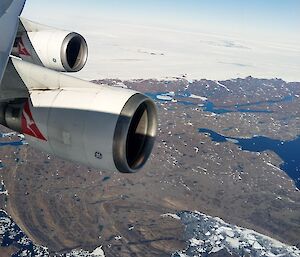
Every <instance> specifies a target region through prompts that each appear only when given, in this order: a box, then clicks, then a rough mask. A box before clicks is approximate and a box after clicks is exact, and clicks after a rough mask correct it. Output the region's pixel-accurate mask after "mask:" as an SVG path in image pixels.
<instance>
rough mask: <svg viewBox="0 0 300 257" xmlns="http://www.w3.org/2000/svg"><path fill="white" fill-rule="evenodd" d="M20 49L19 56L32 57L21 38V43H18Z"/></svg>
mask: <svg viewBox="0 0 300 257" xmlns="http://www.w3.org/2000/svg"><path fill="white" fill-rule="evenodd" d="M18 48H19V55H23V56H30V53H29V52H28V51H27V49H26V47H25V46H24V43H23V40H22V38H20V41H19V43H18Z"/></svg>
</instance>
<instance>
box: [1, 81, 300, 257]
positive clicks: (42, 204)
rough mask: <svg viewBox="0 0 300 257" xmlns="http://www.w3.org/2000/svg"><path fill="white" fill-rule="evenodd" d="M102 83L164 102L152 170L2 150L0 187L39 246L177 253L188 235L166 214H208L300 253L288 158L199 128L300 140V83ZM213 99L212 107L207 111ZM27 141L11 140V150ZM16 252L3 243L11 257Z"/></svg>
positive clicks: (299, 208) (298, 212)
mask: <svg viewBox="0 0 300 257" xmlns="http://www.w3.org/2000/svg"><path fill="white" fill-rule="evenodd" d="M95 82H97V83H99V84H101V83H105V84H111V85H114V86H122V87H129V88H133V89H137V90H139V91H142V92H144V93H147V94H148V95H150V96H152V97H153V98H154V99H156V101H157V106H158V109H159V130H158V137H157V142H156V145H155V148H154V151H153V154H152V156H151V159H150V161H149V163H148V164H147V165H146V167H145V169H144V170H142V171H141V172H139V173H137V174H130V175H127V174H118V173H108V172H105V171H100V170H94V169H89V168H88V167H83V166H79V165H77V164H75V163H70V162H67V161H64V160H60V159H58V158H56V157H54V156H49V155H47V154H46V153H43V152H39V151H37V150H35V149H33V148H31V147H30V146H27V145H23V146H20V147H15V146H0V160H1V163H2V165H1V163H0V167H2V166H3V167H2V168H0V169H1V170H0V180H3V181H4V183H5V187H6V189H7V191H8V195H6V194H2V195H0V209H4V210H6V211H7V213H8V214H9V215H10V216H11V217H12V218H13V219H14V221H15V222H16V223H17V224H18V225H19V226H20V227H21V229H22V230H23V231H24V232H25V233H26V234H27V235H28V236H29V237H30V238H31V239H32V240H33V241H34V242H35V243H37V244H40V245H44V246H47V247H48V248H49V250H50V251H51V252H52V253H64V252H67V251H70V250H72V249H77V248H80V249H85V250H89V251H92V250H94V249H95V248H96V247H98V246H100V245H102V246H103V250H104V252H105V254H106V256H170V255H171V253H173V252H175V251H176V250H180V249H184V248H185V247H186V240H187V238H185V234H184V227H183V226H182V224H181V223H180V221H178V220H175V219H170V218H166V217H163V216H162V215H163V214H165V213H176V212H179V211H183V210H189V211H194V210H198V211H201V212H203V213H206V214H208V215H211V216H218V217H221V218H222V219H224V220H225V221H226V222H229V223H232V224H236V225H238V226H241V227H246V228H249V229H253V230H256V231H258V232H260V233H263V234H265V235H268V236H271V237H273V238H275V239H278V240H280V241H282V242H284V243H287V244H289V245H298V247H300V241H299V235H300V193H299V190H298V189H297V188H296V186H295V183H294V181H293V180H292V179H291V178H290V177H288V176H287V175H286V173H285V172H284V171H283V170H282V169H281V168H280V165H281V164H282V162H283V160H282V159H280V157H279V156H278V155H276V154H275V153H274V152H273V151H263V152H261V153H257V152H256V153H255V152H250V151H243V150H241V149H240V148H239V147H238V146H237V145H236V144H234V142H230V141H228V142H224V143H218V142H214V141H213V140H212V139H211V138H210V136H209V135H207V134H205V133H199V132H198V129H199V128H209V129H211V130H214V131H216V132H218V133H220V134H222V135H225V136H228V137H239V138H247V137H252V136H254V135H264V136H267V137H269V138H273V139H278V140H283V141H288V140H293V139H295V138H296V137H297V136H298V135H300V114H299V112H300V109H299V106H300V105H299V103H300V98H299V95H300V83H286V82H284V81H282V80H279V79H273V80H261V79H255V78H252V77H248V78H246V79H236V80H228V81H223V82H219V81H208V80H201V81H193V82H189V81H187V80H185V79H174V80H173V81H156V80H148V81H145V80H138V81H119V80H102V81H95ZM187 93H188V94H187ZM157 95H162V96H163V97H162V99H165V100H159V99H158V98H157ZM168 97H169V98H168ZM288 97H292V99H290V98H288ZM160 98H161V97H160ZM207 99H208V100H207ZM207 101H210V102H211V103H213V104H214V107H213V108H214V109H212V110H207V109H205V108H206V107H205V103H206V102H207ZM220 110H222V111H220ZM218 112H220V113H218ZM0 131H1V133H5V132H8V130H6V129H5V128H4V127H1V128H0ZM18 140H19V139H18V138H17V137H16V136H11V137H7V138H2V139H1V143H2V142H13V141H18ZM299 177H300V176H299ZM12 252H14V248H0V256H1V257H6V256H11V254H12Z"/></svg>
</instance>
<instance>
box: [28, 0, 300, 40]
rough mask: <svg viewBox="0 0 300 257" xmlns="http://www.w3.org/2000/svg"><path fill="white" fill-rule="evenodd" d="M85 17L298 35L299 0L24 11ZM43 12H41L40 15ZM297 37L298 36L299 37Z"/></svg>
mask: <svg viewBox="0 0 300 257" xmlns="http://www.w3.org/2000/svg"><path fill="white" fill-rule="evenodd" d="M45 10H47V11H46V16H48V15H53V16H63V15H68V16H69V15H70V16H73V17H74V16H78V15H82V13H86V14H87V15H88V16H92V17H99V18H106V19H111V20H120V21H127V22H138V23H143V24H149V25H151V24H153V25H167V26H170V27H172V26H173V27H178V26H180V27H181V28H182V27H186V28H190V29H191V30H192V29H201V28H202V29H203V30H213V32H223V33H235V34H241V35H243V34H245V33H244V31H246V32H247V33H249V32H250V33H254V34H255V33H257V34H258V35H259V36H260V35H261V34H265V35H269V36H272V37H273V38H276V37H278V34H281V35H284V36H285V37H287V38H288V40H295V39H296V38H297V37H299V34H300V33H299V30H300V29H299V28H300V15H299V14H300V1H299V0H264V1H262V0H243V1H241V0H226V1H224V0H151V1H140V0H110V1H107V0H105V1H104V0H86V1H81V0H64V1H60V0H52V1H46V0H27V5H26V9H25V13H26V14H28V15H29V16H35V17H39V16H40V15H41V12H45ZM43 15H44V14H43ZM298 39H299V38H298Z"/></svg>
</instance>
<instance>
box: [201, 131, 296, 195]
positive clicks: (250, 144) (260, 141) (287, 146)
mask: <svg viewBox="0 0 300 257" xmlns="http://www.w3.org/2000/svg"><path fill="white" fill-rule="evenodd" d="M199 132H200V133H208V134H209V135H210V137H211V139H212V140H213V141H215V142H227V141H228V139H232V140H236V143H235V144H236V145H238V146H240V147H241V149H242V150H247V151H250V152H263V151H266V150H270V151H273V152H275V153H276V154H277V155H278V156H279V157H280V158H281V159H282V160H283V161H284V163H283V164H281V165H280V168H281V169H282V170H283V171H284V172H286V174H287V175H288V176H289V177H290V178H291V179H292V180H293V181H294V182H295V186H296V187H297V188H298V189H300V136H298V137H297V138H296V139H295V140H292V141H280V140H275V139H271V138H268V137H262V136H258V137H252V138H235V137H225V136H223V135H220V134H218V133H216V132H214V131H212V130H210V129H204V128H201V129H199Z"/></svg>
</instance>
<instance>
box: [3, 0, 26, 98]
mask: <svg viewBox="0 0 300 257" xmlns="http://www.w3.org/2000/svg"><path fill="white" fill-rule="evenodd" d="M25 2H26V0H1V3H0V35H1V38H0V84H1V81H2V78H3V74H4V72H5V69H6V65H7V62H8V58H9V55H10V53H11V50H12V47H13V43H14V40H15V37H16V33H17V30H18V26H19V15H20V14H21V12H22V10H23V7H24V4H25ZM0 94H1V92H0Z"/></svg>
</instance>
